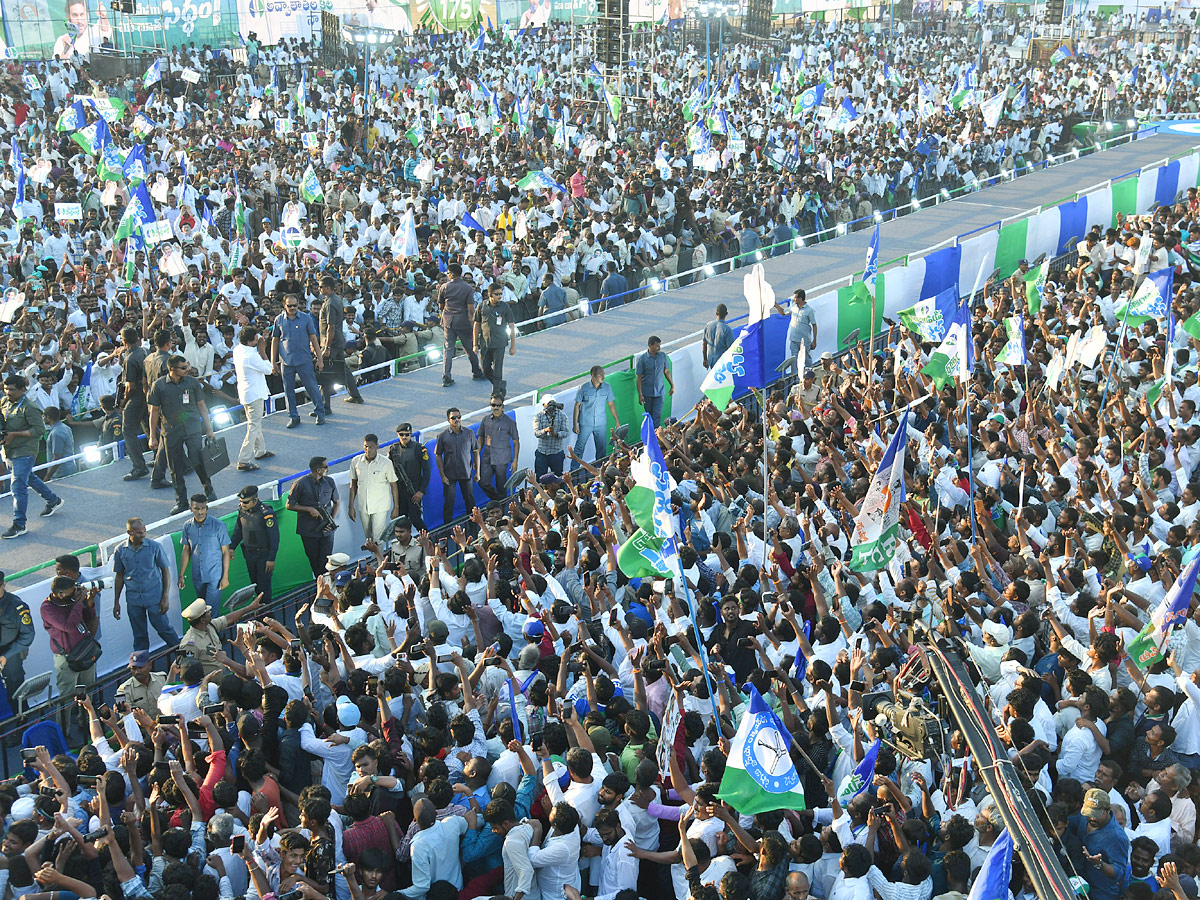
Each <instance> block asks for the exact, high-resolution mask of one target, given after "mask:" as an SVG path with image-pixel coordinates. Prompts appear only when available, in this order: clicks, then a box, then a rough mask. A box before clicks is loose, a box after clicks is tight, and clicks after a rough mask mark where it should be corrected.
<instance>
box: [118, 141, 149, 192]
mask: <svg viewBox="0 0 1200 900" xmlns="http://www.w3.org/2000/svg"><path fill="white" fill-rule="evenodd" d="M121 172H122V174H123V175H124V176H125V178H126V180H127V181H128V182H129V185H130V187H136V186H137V184H138V183H139V182H142V181H145V180H146V148H145V147H143V146H142V145H141V144H134V145H133V147H132V148H131V149H130V151H129V152H128V153H127V154H125V162H124V163H123V164H122V166H121Z"/></svg>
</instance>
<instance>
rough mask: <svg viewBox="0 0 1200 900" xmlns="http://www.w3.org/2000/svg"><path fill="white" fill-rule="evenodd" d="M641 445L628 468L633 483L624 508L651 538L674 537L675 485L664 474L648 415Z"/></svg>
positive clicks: (665, 471)
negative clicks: (673, 500) (672, 508)
mask: <svg viewBox="0 0 1200 900" xmlns="http://www.w3.org/2000/svg"><path fill="white" fill-rule="evenodd" d="M642 444H643V449H642V452H641V454H640V455H639V456H638V457H637V458H636V459H635V460H634V461H633V463H632V465H631V466H630V474H631V475H633V482H634V483H633V487H631V488H630V489H629V493H628V494H626V495H625V505H626V506H628V507H629V514H630V515H631V516H632V517H633V521H634V522H636V523H637V524H638V527H639V528H642V529H643V530H644V531H647V532H649V533H650V534H653V535H654V536H655V537H674V536H675V522H674V520H673V518H672V516H671V491H673V490H674V489H675V483H674V479H672V478H671V475H670V473H669V472H667V464H666V461H665V460H664V459H663V455H662V450H661V449H660V448H659V446H658V436H657V435H655V433H654V420H653V419H652V418H651V417H650V414H649V413H645V414H644V415H643V417H642Z"/></svg>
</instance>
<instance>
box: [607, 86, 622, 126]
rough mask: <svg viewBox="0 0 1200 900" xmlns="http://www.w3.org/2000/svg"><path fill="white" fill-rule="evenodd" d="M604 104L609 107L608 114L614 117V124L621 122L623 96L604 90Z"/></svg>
mask: <svg viewBox="0 0 1200 900" xmlns="http://www.w3.org/2000/svg"><path fill="white" fill-rule="evenodd" d="M604 102H605V104H606V105H607V106H608V114H609V115H610V116H612V120H613V122H620V121H621V96H620V95H619V94H614V93H611V92H610V91H609V90H608V88H605V89H604Z"/></svg>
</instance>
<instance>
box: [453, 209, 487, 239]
mask: <svg viewBox="0 0 1200 900" xmlns="http://www.w3.org/2000/svg"><path fill="white" fill-rule="evenodd" d="M458 227H459V228H463V229H465V230H467V231H482V232H483V233H484V234H487V229H486V228H484V227H483V224H482V223H481V222H480V221H479V220H478V219H476V218H475V217H474V216H473V215H471V214H470V213H469V212H464V213H463V214H462V218H461V219H460V220H459V222H458Z"/></svg>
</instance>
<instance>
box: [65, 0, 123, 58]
mask: <svg viewBox="0 0 1200 900" xmlns="http://www.w3.org/2000/svg"><path fill="white" fill-rule="evenodd" d="M53 2H54V0H51V3H53ZM63 5H64V7H65V11H66V28H65V30H64V31H63V33H62V34H59V35H58V36H57V37H56V39H55V41H54V52H53V55H54V56H57V57H58V58H59V59H69V58H71V57H72V56H73V55H75V54H79V55H80V56H90V55H91V53H92V51H93V50H98V49H99V48H100V47H102V46H103V45H104V44H105V43H109V44H111V43H112V36H113V29H112V23H111V22H110V21H109V18H108V9H107V8H106V5H105V4H104V3H103V2H100V3H96V4H95V6H94V7H93V8H92V9H89V8H88V4H87V2H86V0H63Z"/></svg>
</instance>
